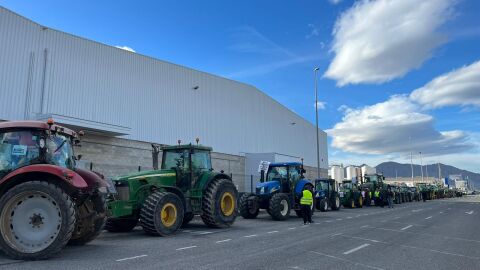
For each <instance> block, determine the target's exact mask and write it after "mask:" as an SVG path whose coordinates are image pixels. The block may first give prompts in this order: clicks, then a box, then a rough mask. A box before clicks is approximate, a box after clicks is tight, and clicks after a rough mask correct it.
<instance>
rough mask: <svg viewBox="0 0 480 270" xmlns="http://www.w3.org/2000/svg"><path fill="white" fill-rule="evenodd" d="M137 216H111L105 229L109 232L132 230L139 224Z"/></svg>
mask: <svg viewBox="0 0 480 270" xmlns="http://www.w3.org/2000/svg"><path fill="white" fill-rule="evenodd" d="M137 223H138V220H137V219H135V218H109V219H107V223H106V224H105V230H107V231H109V232H130V231H131V230H133V229H134V228H135V227H136V226H137Z"/></svg>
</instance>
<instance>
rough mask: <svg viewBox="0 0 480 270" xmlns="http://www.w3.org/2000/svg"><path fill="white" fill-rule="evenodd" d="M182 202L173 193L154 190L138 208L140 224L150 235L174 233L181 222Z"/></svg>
mask: <svg viewBox="0 0 480 270" xmlns="http://www.w3.org/2000/svg"><path fill="white" fill-rule="evenodd" d="M183 209H184V208H183V203H182V200H181V199H180V198H179V197H178V196H177V195H176V194H174V193H171V192H161V191H155V192H153V193H152V194H150V196H148V197H147V199H146V200H145V202H144V203H143V206H142V209H141V210H140V225H141V226H142V228H143V230H144V231H145V232H146V233H147V234H150V235H160V236H168V235H171V234H174V233H175V232H176V231H177V230H178V229H179V228H180V226H182V222H183Z"/></svg>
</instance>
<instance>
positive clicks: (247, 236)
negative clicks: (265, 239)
mask: <svg viewBox="0 0 480 270" xmlns="http://www.w3.org/2000/svg"><path fill="white" fill-rule="evenodd" d="M255 236H257V235H256V234H251V235H245V236H244V237H245V238H250V237H255Z"/></svg>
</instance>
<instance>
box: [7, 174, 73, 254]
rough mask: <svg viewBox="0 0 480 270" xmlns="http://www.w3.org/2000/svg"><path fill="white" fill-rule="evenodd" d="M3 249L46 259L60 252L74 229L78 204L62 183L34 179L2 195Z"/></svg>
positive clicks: (8, 252)
mask: <svg viewBox="0 0 480 270" xmlns="http://www.w3.org/2000/svg"><path fill="white" fill-rule="evenodd" d="M0 211H1V212H0V231H1V232H2V233H1V236H0V249H1V250H2V251H3V252H4V253H5V254H6V255H7V256H8V257H11V258H13V259H17V260H41V259H47V258H49V257H51V256H53V255H54V254H56V253H58V252H60V250H62V248H63V247H64V246H65V245H66V244H67V242H68V241H69V240H70V238H71V236H72V233H73V230H74V229H75V205H74V203H73V202H72V200H71V198H70V196H69V195H68V194H66V193H65V192H64V191H63V190H62V189H61V188H60V187H58V186H56V185H54V184H51V183H48V182H44V181H31V182H25V183H22V184H19V185H17V186H14V187H13V188H11V189H10V190H8V191H7V192H6V193H5V194H4V195H3V196H2V197H1V198H0Z"/></svg>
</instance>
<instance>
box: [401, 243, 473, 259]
mask: <svg viewBox="0 0 480 270" xmlns="http://www.w3.org/2000/svg"><path fill="white" fill-rule="evenodd" d="M400 246H401V247H406V248H414V249H421V250H428V251H430V252H435V253H440V254H445V255H451V256H458V257H464V258H469V259H474V260H478V259H480V258H479V257H471V256H467V255H463V254H457V253H450V252H445V251H441V250H436V249H429V248H420V247H414V246H409V245H400Z"/></svg>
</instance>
